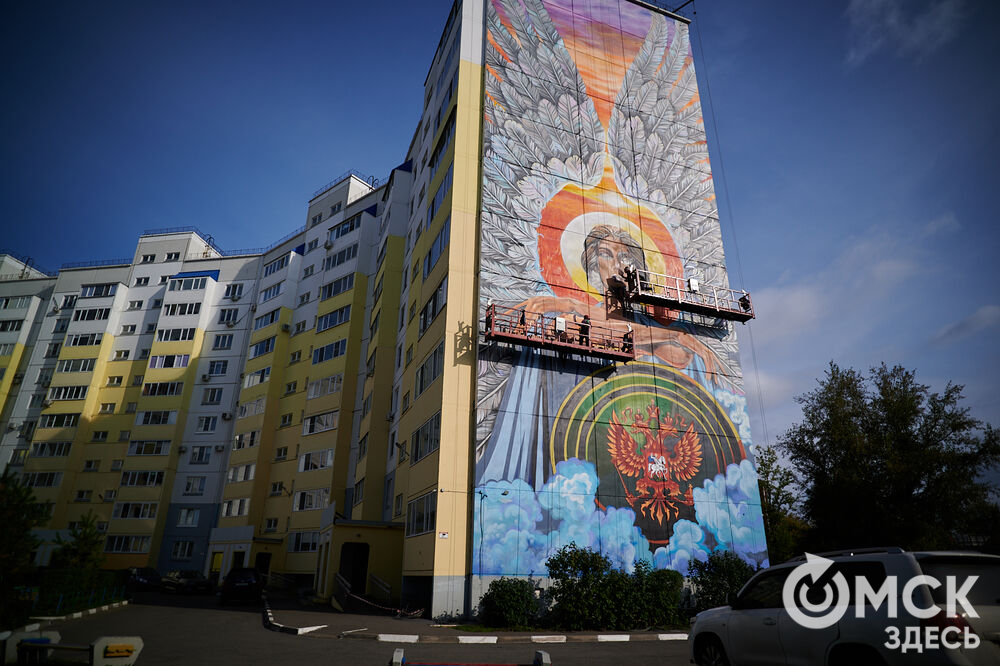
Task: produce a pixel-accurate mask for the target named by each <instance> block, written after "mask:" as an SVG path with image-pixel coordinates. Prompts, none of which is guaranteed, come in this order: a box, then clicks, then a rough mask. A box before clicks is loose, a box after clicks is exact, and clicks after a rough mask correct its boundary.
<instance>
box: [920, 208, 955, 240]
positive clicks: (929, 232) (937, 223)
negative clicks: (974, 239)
mask: <svg viewBox="0 0 1000 666" xmlns="http://www.w3.org/2000/svg"><path fill="white" fill-rule="evenodd" d="M961 228H962V225H961V224H960V223H959V221H958V218H956V217H955V214H954V213H951V212H949V213H945V214H944V215H939V216H938V217H935V218H934V219H933V220H931V221H930V222H928V223H927V224H925V225H924V228H923V230H922V233H923V235H924V236H925V237H926V236H936V235H937V234H947V233H952V232H955V231H958V230H959V229H961Z"/></svg>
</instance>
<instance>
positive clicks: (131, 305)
mask: <svg viewBox="0 0 1000 666" xmlns="http://www.w3.org/2000/svg"><path fill="white" fill-rule="evenodd" d="M128 309H129V310H141V309H142V301H129V302H128Z"/></svg>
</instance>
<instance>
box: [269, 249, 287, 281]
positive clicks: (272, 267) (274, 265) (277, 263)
mask: <svg viewBox="0 0 1000 666" xmlns="http://www.w3.org/2000/svg"><path fill="white" fill-rule="evenodd" d="M289 256H291V255H290V254H286V255H285V256H283V257H281V258H279V259H275V260H274V261H271V262H268V263H266V264H264V277H267V276H268V275H274V274H275V273H277V272H278V271H280V270H281V269H282V268H284V267H285V266H287V265H288V257H289Z"/></svg>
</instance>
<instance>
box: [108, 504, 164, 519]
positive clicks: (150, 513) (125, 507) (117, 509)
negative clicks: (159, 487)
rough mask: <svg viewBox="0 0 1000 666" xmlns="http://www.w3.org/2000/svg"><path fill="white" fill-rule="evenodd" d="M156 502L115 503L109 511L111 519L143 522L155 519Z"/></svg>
mask: <svg viewBox="0 0 1000 666" xmlns="http://www.w3.org/2000/svg"><path fill="white" fill-rule="evenodd" d="M156 509H157V503H156V502H116V503H115V506H114V508H113V509H111V517H112V518H119V519H122V520H145V519H149V518H156Z"/></svg>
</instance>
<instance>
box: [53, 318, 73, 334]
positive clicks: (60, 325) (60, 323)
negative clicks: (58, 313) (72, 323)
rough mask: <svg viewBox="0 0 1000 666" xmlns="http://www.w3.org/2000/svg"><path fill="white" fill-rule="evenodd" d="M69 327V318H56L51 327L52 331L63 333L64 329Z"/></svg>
mask: <svg viewBox="0 0 1000 666" xmlns="http://www.w3.org/2000/svg"><path fill="white" fill-rule="evenodd" d="M67 328H69V319H68V318H67V319H56V323H55V325H54V326H53V327H52V332H53V333H65V332H66V329H67Z"/></svg>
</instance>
